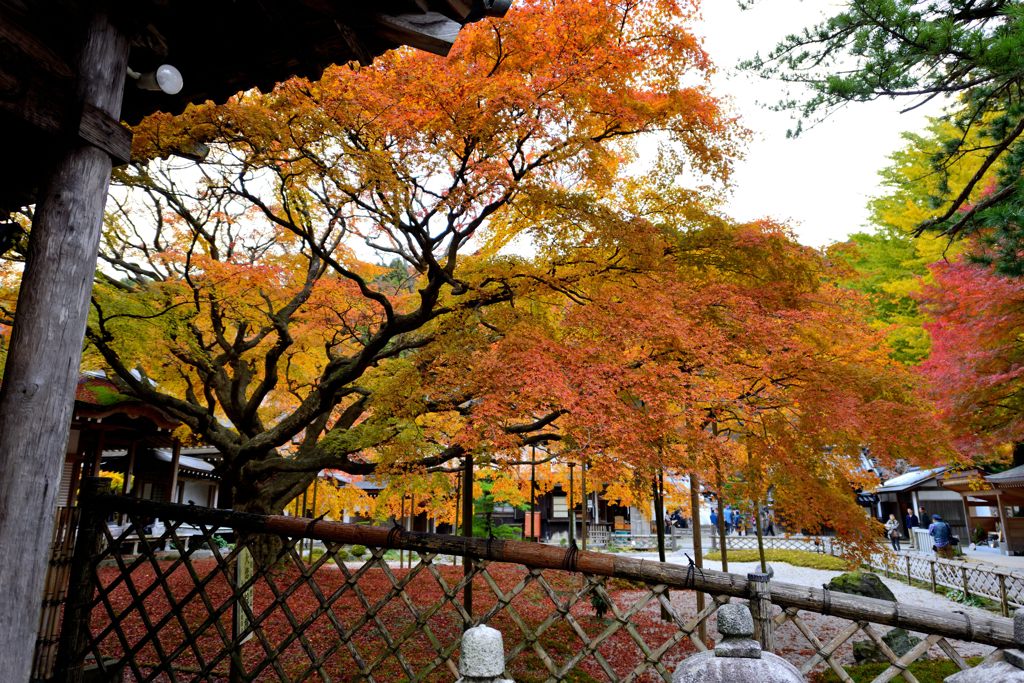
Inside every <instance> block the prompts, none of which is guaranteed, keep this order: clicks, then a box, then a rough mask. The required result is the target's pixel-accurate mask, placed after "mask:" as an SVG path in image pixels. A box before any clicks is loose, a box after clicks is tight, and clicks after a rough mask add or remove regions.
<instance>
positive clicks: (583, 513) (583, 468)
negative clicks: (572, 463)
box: [580, 460, 664, 561]
mask: <svg viewBox="0 0 1024 683" xmlns="http://www.w3.org/2000/svg"><path fill="white" fill-rule="evenodd" d="M580 505H581V506H582V507H581V509H580V517H582V519H583V521H582V522H581V523H580V547H581V548H582V549H583V550H586V549H587V461H586V460H584V461H583V463H582V464H581V465H580ZM662 561H664V560H662Z"/></svg>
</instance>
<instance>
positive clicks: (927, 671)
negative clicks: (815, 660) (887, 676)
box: [811, 657, 981, 683]
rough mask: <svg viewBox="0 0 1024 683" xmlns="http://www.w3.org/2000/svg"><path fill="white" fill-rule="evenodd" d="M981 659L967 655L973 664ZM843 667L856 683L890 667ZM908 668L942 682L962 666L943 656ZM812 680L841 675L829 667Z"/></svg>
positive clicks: (830, 680)
mask: <svg viewBox="0 0 1024 683" xmlns="http://www.w3.org/2000/svg"><path fill="white" fill-rule="evenodd" d="M980 661H981V657H967V663H968V664H970V665H971V666H974V665H976V664H978V663H979V662H980ZM843 668H845V669H846V673H848V674H850V678H852V679H853V681H854V682H855V683H862V682H863V683H867V682H868V681H873V680H875V679H876V678H877V677H878V676H879V675H880V674H881V673H882V672H883V671H885V670H886V669H888V668H889V663H888V662H872V663H870V664H846V665H844V666H843ZM907 670H908V671H910V673H912V674H914V677H915V678H917V680H918V681H920V682H921V683H942V681H944V680H945V679H946V677H947V676H952V675H953V674H955V673H957V672H958V671H960V668H959V667H957V665H956V664H954V663H953V662H952V661H950V660H948V659H946V658H942V659H919V660H917V661H916V662H914V663H913V664H911V665H910V666H909V667H907ZM811 680H812V681H814V683H838V681H839V677H838V676H836V674H835V672H834V671H832V670H831V669H827V670H825V671H819V672H818V673H817V674H813V678H811Z"/></svg>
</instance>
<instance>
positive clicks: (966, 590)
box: [960, 563, 971, 598]
mask: <svg viewBox="0 0 1024 683" xmlns="http://www.w3.org/2000/svg"><path fill="white" fill-rule="evenodd" d="M960 576H961V578H962V579H963V582H964V597H965V598H966V597H967V596H968V595H970V594H971V589H970V588H969V587H968V584H967V565H965V564H963V563H961V564H960Z"/></svg>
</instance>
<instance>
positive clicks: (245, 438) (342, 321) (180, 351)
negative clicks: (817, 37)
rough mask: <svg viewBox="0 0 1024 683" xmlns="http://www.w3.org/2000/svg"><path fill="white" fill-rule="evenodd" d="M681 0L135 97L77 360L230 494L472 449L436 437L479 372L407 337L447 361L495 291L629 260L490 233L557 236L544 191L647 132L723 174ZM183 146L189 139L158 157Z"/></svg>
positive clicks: (522, 23)
mask: <svg viewBox="0 0 1024 683" xmlns="http://www.w3.org/2000/svg"><path fill="white" fill-rule="evenodd" d="M694 11H695V7H694V6H692V5H690V4H689V3H686V2H676V1H673V0H645V1H642V2H628V3H613V2H606V1H603V0H574V1H561V2H543V1H540V0H537V1H533V2H526V1H524V2H518V3H516V6H515V8H514V10H513V11H512V12H510V13H509V15H508V17H507V18H506V19H504V20H493V21H487V22H482V23H480V24H477V25H474V26H472V27H468V28H467V29H466V30H465V31H464V32H463V34H462V35H461V37H460V40H459V43H458V44H457V45H456V47H455V48H454V50H453V51H452V53H451V55H450V56H449V57H448V58H447V59H441V58H437V57H433V56H430V55H425V54H421V53H417V52H412V51H404V50H401V51H396V52H392V53H389V54H387V55H385V56H383V57H381V58H379V59H377V60H376V61H375V62H374V64H373V65H372V66H370V67H364V68H353V67H350V66H341V67H337V68H333V69H330V70H328V71H327V72H326V73H325V74H324V76H323V78H322V79H321V80H319V81H317V82H310V81H306V80H294V81H290V82H287V83H284V84H282V85H280V86H279V87H277V88H275V89H274V90H273V91H272V92H269V93H266V94H262V93H258V92H252V93H246V94H242V95H239V96H238V97H237V98H235V100H234V101H232V102H230V103H228V104H225V105H221V106H213V105H206V106H199V107H193V108H190V109H189V110H188V111H186V112H185V113H184V114H182V115H180V116H177V117H171V116H162V115H161V116H154V117H152V118H150V119H149V120H147V121H145V122H144V123H143V124H142V125H141V126H140V127H139V128H138V130H137V131H136V136H135V140H136V148H135V154H136V156H137V163H135V164H133V165H132V166H130V167H129V168H127V169H124V170H123V171H121V172H120V173H119V174H118V175H117V178H116V183H117V185H118V186H119V187H120V188H121V189H120V191H115V193H114V194H115V197H117V201H116V206H115V207H113V208H114V210H113V211H112V212H111V216H110V218H109V221H108V226H107V229H106V233H105V236H104V244H103V247H102V253H101V268H100V274H99V276H98V281H97V286H96V289H95V293H94V311H93V315H92V317H91V319H90V322H89V328H88V335H87V336H88V341H89V342H90V344H91V347H92V348H91V352H92V353H93V356H92V358H93V359H94V360H96V361H98V362H102V363H103V364H104V365H105V366H106V367H108V368H109V369H110V370H111V371H112V373H113V374H114V375H116V376H117V378H118V379H119V381H120V382H121V383H123V385H124V386H125V389H126V390H127V391H130V392H131V393H133V394H135V395H137V396H139V397H140V398H141V399H143V400H145V401H147V402H149V403H152V404H154V405H157V406H160V407H161V408H162V409H164V410H166V411H167V412H169V413H170V414H172V415H174V416H175V417H177V418H179V419H180V420H181V421H182V422H183V423H184V424H185V425H186V426H187V428H188V429H189V430H190V431H191V432H192V433H193V434H194V435H195V436H196V437H197V438H199V439H202V440H203V441H205V442H208V443H210V444H213V445H215V446H217V447H218V449H219V450H220V451H221V453H222V454H223V455H224V466H223V471H222V475H223V476H224V478H225V481H226V483H228V484H229V485H230V487H231V488H232V489H233V492H234V504H235V506H236V507H239V508H241V509H249V510H256V511H277V510H280V509H281V508H282V507H283V506H284V505H285V504H286V503H287V502H288V501H289V500H291V499H293V498H294V497H295V496H296V495H297V494H299V493H300V492H302V491H303V490H305V489H306V487H307V485H308V483H309V482H310V481H311V479H312V478H313V477H314V476H315V473H316V472H318V471H320V470H322V469H324V468H336V469H340V470H344V471H347V472H351V473H358V474H363V473H369V472H373V471H375V470H378V469H379V468H387V467H395V468H403V467H405V468H408V467H417V468H424V467H428V466H440V465H442V464H443V463H444V462H446V461H448V460H450V459H452V458H456V457H459V456H461V455H462V454H464V453H466V452H471V450H472V448H474V444H471V443H468V442H466V441H465V439H463V440H460V439H456V438H453V435H454V434H457V433H459V431H460V430H461V429H462V426H461V422H460V421H461V420H464V419H465V416H466V413H467V412H470V411H473V410H474V409H475V405H476V403H475V400H474V396H473V395H472V394H471V393H470V392H468V391H467V390H466V388H465V387H463V386H460V385H459V384H450V383H443V382H441V381H439V377H433V376H430V375H428V374H424V367H425V366H424V364H423V362H422V361H420V357H421V356H423V355H424V354H423V352H424V351H425V350H426V349H428V348H431V347H432V346H436V345H442V344H443V345H446V346H445V348H446V349H447V350H448V352H449V353H451V354H453V357H454V358H455V359H456V362H457V361H458V359H459V358H460V350H459V348H458V342H459V335H460V334H462V333H463V332H462V330H465V329H468V328H469V327H472V326H481V325H483V326H485V327H486V325H493V323H489V322H487V321H486V320H484V319H483V318H482V314H481V311H483V310H485V309H487V308H488V307H495V306H503V307H504V309H503V310H511V308H512V304H516V303H518V302H523V301H528V300H529V298H530V297H531V296H533V294H534V293H535V292H543V293H545V294H549V293H551V292H556V293H558V295H559V296H566V297H569V298H570V299H571V298H572V291H573V287H575V286H577V284H576V283H579V282H581V281H584V280H587V279H592V278H594V277H596V276H598V275H602V274H607V273H611V272H615V271H617V270H619V269H621V265H620V260H621V259H620V257H619V256H617V248H616V247H615V246H610V247H609V248H608V249H602V250H600V252H599V253H598V252H597V251H595V252H593V254H592V255H593V256H595V257H594V258H587V257H580V256H579V253H580V252H577V251H573V250H572V249H568V248H567V249H565V250H562V251H559V252H554V251H552V252H551V253H550V254H548V255H547V257H546V258H540V259H537V260H534V261H533V262H529V263H528V262H526V261H525V260H524V259H521V258H517V257H515V256H510V255H508V252H507V251H505V252H502V251H501V248H502V247H503V246H506V245H508V244H509V243H510V242H513V241H514V240H516V239H517V237H518V236H521V235H523V234H527V232H528V234H529V236H530V237H531V238H532V239H534V240H536V241H537V242H544V241H545V240H548V239H549V238H550V239H551V240H553V241H555V242H561V243H563V244H568V243H569V242H568V241H569V238H570V237H572V235H571V234H570V233H571V231H570V230H565V229H564V226H563V227H562V228H560V230H561V232H556V231H554V230H553V229H551V224H550V222H549V221H548V220H547V219H546V213H545V212H546V211H547V210H548V208H549V207H550V206H551V205H552V202H554V201H556V200H557V198H558V197H559V194H558V191H559V189H562V188H572V189H573V190H574V191H575V192H581V193H592V194H601V193H603V192H607V191H608V190H609V189H610V188H612V187H614V186H615V184H616V183H617V182H619V181H620V180H621V178H622V173H623V169H624V167H625V166H626V165H627V164H628V163H629V162H630V161H632V159H633V157H634V143H633V140H634V139H635V138H637V137H639V136H641V135H643V134H645V133H653V132H658V133H659V134H660V135H662V136H663V139H664V140H665V141H666V145H667V146H666V153H665V155H664V157H663V158H664V160H665V163H666V164H669V165H670V168H671V169H672V171H673V173H678V172H683V171H685V172H687V173H689V174H691V175H693V174H696V175H697V176H699V177H702V178H704V179H706V180H708V181H714V180H721V179H724V178H725V177H726V176H727V175H728V170H729V163H730V159H731V157H732V155H733V153H734V152H735V146H736V142H737V140H738V139H739V138H740V137H741V136H742V131H741V130H740V129H739V128H738V127H737V126H736V125H735V123H734V122H733V121H732V120H730V119H729V118H728V117H727V116H726V115H725V114H723V111H722V109H721V107H720V106H719V103H718V102H717V101H716V100H715V99H714V98H713V97H712V96H711V95H710V94H709V92H708V91H707V89H706V78H707V76H708V74H709V72H710V70H711V65H710V63H709V61H708V58H707V56H706V55H705V54H704V52H703V51H702V50H701V48H700V46H699V43H698V41H697V39H696V38H694V36H693V35H692V34H691V33H690V32H689V30H688V28H687V24H688V22H689V20H690V19H691V18H692V15H693V12H694ZM200 144H203V145H208V146H209V147H210V150H211V151H210V154H209V155H208V156H207V157H206V158H205V159H204V160H202V161H198V162H186V161H183V160H182V159H181V158H180V157H173V158H171V159H170V160H166V159H165V160H160V157H162V156H163V155H165V154H167V153H169V152H171V151H177V152H179V153H180V152H181V151H183V150H194V149H199V145H200ZM609 239H611V238H609ZM618 239H620V240H622V242H623V244H628V242H629V240H628V235H622V234H620V235H619V236H618ZM381 263H387V264H388V265H387V266H383V265H380V264H381ZM520 305H521V304H520ZM563 410H564V409H563V408H561V407H560V408H558V409H555V410H553V411H550V412H539V413H537V412H530V411H527V410H525V409H523V408H520V409H518V410H517V411H516V412H515V415H516V421H515V422H514V423H506V424H505V425H504V426H503V427H502V428H501V429H500V430H499V431H500V432H501V434H500V435H496V437H497V436H500V437H501V438H502V439H506V440H508V439H514V440H515V441H516V443H518V444H522V443H529V441H530V440H531V439H534V440H536V439H543V438H548V437H549V436H550V434H548V433H547V432H545V429H546V428H547V427H548V426H549V425H550V424H551V421H552V420H553V419H555V418H556V417H558V416H559V415H561V414H562V411H563ZM503 443H504V442H503ZM499 445H500V444H499Z"/></svg>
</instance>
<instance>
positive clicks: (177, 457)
mask: <svg viewBox="0 0 1024 683" xmlns="http://www.w3.org/2000/svg"><path fill="white" fill-rule="evenodd" d="M180 461H181V442H180V441H178V440H177V439H175V440H174V447H173V449H172V450H171V491H170V493H169V494H168V495H167V500H169V501H170V502H172V503H178V502H181V501H179V500H178V496H177V495H176V493H177V488H178V464H179V462H180ZM302 495H303V498H302V507H303V510H302V513H303V514H305V513H306V510H305V507H306V498H305V495H306V494H302Z"/></svg>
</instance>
